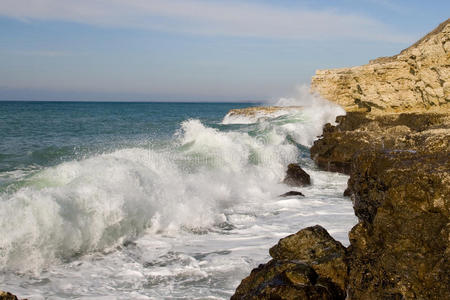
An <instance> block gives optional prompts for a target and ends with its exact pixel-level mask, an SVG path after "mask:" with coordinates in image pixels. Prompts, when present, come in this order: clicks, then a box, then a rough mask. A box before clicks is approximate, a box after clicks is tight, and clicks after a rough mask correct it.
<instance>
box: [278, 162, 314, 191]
mask: <svg viewBox="0 0 450 300" xmlns="http://www.w3.org/2000/svg"><path fill="white" fill-rule="evenodd" d="M283 183H285V184H287V185H290V186H300V187H301V186H305V185H310V184H311V177H310V176H309V174H308V173H306V172H305V171H304V170H303V169H302V168H301V167H300V165H299V164H289V165H288V169H287V171H286V177H285V178H284V180H283Z"/></svg>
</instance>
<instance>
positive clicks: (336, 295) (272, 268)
mask: <svg viewBox="0 0 450 300" xmlns="http://www.w3.org/2000/svg"><path fill="white" fill-rule="evenodd" d="M231 299H232V300H237V299H255V300H257V299H258V300H259V299H285V300H294V299H311V300H313V299H324V300H327V299H330V300H331V299H336V300H338V299H345V294H344V293H343V292H342V290H340V289H339V288H338V287H337V286H336V285H335V284H333V283H332V282H331V281H329V280H327V279H323V278H320V277H319V276H318V275H317V274H316V272H315V271H314V269H313V268H312V267H311V266H309V265H307V264H305V263H303V262H300V261H296V260H275V259H273V260H271V261H269V262H268V263H267V264H263V265H260V266H259V267H258V268H256V269H254V270H253V271H252V272H251V274H250V275H249V276H248V277H247V278H245V279H244V280H242V282H241V284H240V285H239V286H238V288H237V289H236V292H235V294H234V295H233V296H232V297H231Z"/></svg>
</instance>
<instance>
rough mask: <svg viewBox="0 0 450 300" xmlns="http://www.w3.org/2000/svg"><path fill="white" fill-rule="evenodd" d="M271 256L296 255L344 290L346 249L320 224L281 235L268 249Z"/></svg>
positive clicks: (286, 257) (293, 257) (281, 257)
mask: <svg viewBox="0 0 450 300" xmlns="http://www.w3.org/2000/svg"><path fill="white" fill-rule="evenodd" d="M269 253H270V256H272V257H273V258H274V259H296V260H300V261H302V262H305V263H307V264H309V265H311V266H312V268H313V269H314V270H315V271H316V272H317V274H318V275H319V276H320V277H323V278H328V279H330V280H331V281H332V282H334V283H335V284H336V285H338V286H339V287H340V288H341V289H342V290H343V291H345V290H346V285H347V264H346V262H345V255H346V249H345V247H344V246H342V244H341V243H339V242H338V241H336V240H334V239H333V238H332V237H331V236H330V235H329V233H328V232H327V231H326V230H325V229H324V228H323V227H321V226H319V225H316V226H313V227H308V228H304V229H302V230H300V231H299V232H297V233H296V234H292V235H290V236H287V237H285V238H283V239H281V240H280V241H279V242H278V244H277V245H275V246H273V247H272V248H271V249H270V250H269Z"/></svg>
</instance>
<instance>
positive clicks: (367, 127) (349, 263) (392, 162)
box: [233, 20, 450, 299]
mask: <svg viewBox="0 0 450 300" xmlns="http://www.w3.org/2000/svg"><path fill="white" fill-rule="evenodd" d="M449 51H450V21H449V20H447V21H445V22H444V23H442V24H441V25H439V26H438V27H437V28H436V29H435V30H433V31H432V32H431V33H429V34H428V35H426V36H425V37H424V38H422V39H421V40H419V41H418V42H417V43H415V44H414V45H412V46H411V47H409V48H408V49H405V50H403V51H402V52H401V53H400V54H398V55H396V56H393V57H386V58H379V59H376V60H373V61H371V62H370V63H369V64H368V65H365V66H361V67H354V68H346V69H336V70H324V71H317V74H316V75H315V76H314V77H313V80H312V89H313V90H314V91H316V92H318V93H319V94H320V95H321V96H322V97H324V98H326V99H328V100H331V101H334V102H336V103H338V104H340V105H342V106H343V107H344V108H345V110H346V111H347V114H346V116H341V117H338V118H337V120H336V121H337V123H338V124H337V125H336V126H332V125H331V124H327V125H325V127H324V130H323V135H322V137H321V138H320V139H318V140H317V141H316V142H315V143H314V145H313V147H312V148H311V157H312V158H313V159H314V161H315V162H316V163H317V165H318V166H319V167H320V168H322V169H325V170H328V171H335V172H343V173H346V174H349V175H350V179H349V181H348V189H347V191H346V195H349V196H351V199H352V201H353V205H354V210H355V214H356V216H357V217H358V220H359V222H358V224H357V225H356V226H355V227H354V228H353V229H352V230H351V232H350V234H349V238H350V246H349V247H348V248H347V249H345V248H343V247H339V246H338V243H337V242H336V241H334V240H333V239H332V238H331V237H330V236H329V235H328V234H327V233H326V231H325V230H324V229H322V228H320V227H317V226H316V227H311V228H306V229H304V230H301V231H299V232H298V233H297V234H295V235H292V236H289V237H286V238H284V239H282V240H280V242H279V243H278V245H277V246H275V247H274V248H272V249H271V250H270V254H271V256H272V258H273V260H271V261H270V262H269V263H268V264H265V265H261V266H260V267H259V268H257V269H255V270H254V271H252V274H251V275H250V276H249V277H248V278H246V279H244V280H243V281H242V283H241V285H240V286H239V287H238V289H237V290H236V294H235V296H234V297H233V299H342V298H343V297H347V299H450V289H449V286H450V96H449V91H450V90H449V89H450V80H449V79H450V78H449V77H450V76H449V75H450V52H449ZM324 231H325V232H324ZM319 232H320V234H318V233H319ZM341 246H342V245H341ZM292 278H294V279H292Z"/></svg>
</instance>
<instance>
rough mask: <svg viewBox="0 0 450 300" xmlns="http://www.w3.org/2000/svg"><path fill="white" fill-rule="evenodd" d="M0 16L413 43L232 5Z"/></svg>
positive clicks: (64, 4)
mask: <svg viewBox="0 0 450 300" xmlns="http://www.w3.org/2000/svg"><path fill="white" fill-rule="evenodd" d="M0 15H4V16H8V17H14V18H19V19H25V20H26V19H31V20H33V19H39V20H64V21H73V22H80V23H87V24H92V25H99V26H113V27H131V28H141V29H151V30H160V31H168V32H181V33H189V34H200V35H226V36H244V37H246V36H254V37H267V38H293V39H329V38H351V39H362V40H374V41H390V42H402V43H404V42H407V41H410V40H411V39H410V37H408V36H405V35H402V34H396V33H393V31H392V29H390V28H388V27H387V26H385V25H384V24H382V23H381V22H378V21H377V20H374V19H371V18H368V17H364V16H359V15H355V14H344V13H340V12H338V11H336V10H330V9H327V10H320V11H319V10H311V9H307V8H294V9H288V8H282V7H280V6H275V5H267V4H256V3H254V2H253V3H249V2H242V1H240V2H237V1H232V0H228V1H227V0H209V1H205V0H1V1H0Z"/></svg>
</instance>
